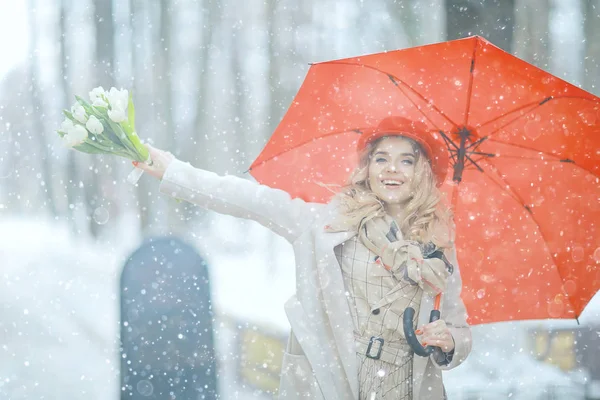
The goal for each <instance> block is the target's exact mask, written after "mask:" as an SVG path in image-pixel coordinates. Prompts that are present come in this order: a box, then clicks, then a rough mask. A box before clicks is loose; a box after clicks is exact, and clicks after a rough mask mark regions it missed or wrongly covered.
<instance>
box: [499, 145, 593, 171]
mask: <svg viewBox="0 0 600 400" xmlns="http://www.w3.org/2000/svg"><path fill="white" fill-rule="evenodd" d="M488 141H490V142H492V143H498V144H503V145H506V146H512V147H516V148H518V149H522V150H529V151H532V152H534V153H538V154H543V155H545V156H548V157H551V158H553V160H548V161H558V162H564V163H570V164H573V165H575V166H576V167H577V168H580V169H581V170H583V171H585V172H587V173H588V174H590V175H592V176H594V177H596V178H599V179H600V176H599V175H596V174H595V173H594V172H593V171H590V170H589V169H587V168H584V167H582V166H581V165H579V164H577V163H576V162H575V161H574V160H571V159H569V158H562V159H561V158H560V157H558V156H557V155H556V154H551V153H548V152H545V151H540V150H537V149H532V148H531V147H527V146H523V145H520V144H516V143H507V142H503V141H501V140H496V139H488ZM503 157H505V156H503ZM512 157H515V158H521V159H524V160H526V159H530V158H528V157H518V156H512Z"/></svg>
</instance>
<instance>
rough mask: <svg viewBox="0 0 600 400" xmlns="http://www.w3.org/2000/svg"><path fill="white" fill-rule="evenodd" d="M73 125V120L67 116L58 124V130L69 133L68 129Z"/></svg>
mask: <svg viewBox="0 0 600 400" xmlns="http://www.w3.org/2000/svg"><path fill="white" fill-rule="evenodd" d="M74 126H75V125H74V124H73V121H71V120H70V119H69V118H65V120H64V121H63V122H62V124H60V131H61V132H64V133H69V131H70V130H71V129H73V127H74Z"/></svg>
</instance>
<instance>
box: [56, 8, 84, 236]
mask: <svg viewBox="0 0 600 400" xmlns="http://www.w3.org/2000/svg"><path fill="white" fill-rule="evenodd" d="M67 7H68V5H67V4H66V0H61V1H60V22H59V23H60V45H59V51H60V76H61V78H62V82H61V85H62V108H67V109H68V108H69V106H70V104H69V103H70V102H69V99H70V98H72V93H71V90H70V86H69V69H68V62H69V61H68V60H69V57H68V56H67V51H68V50H67V43H66V42H67ZM66 156H67V169H66V172H65V176H66V183H65V190H66V196H67V209H66V214H67V215H71V218H69V223H70V226H71V230H72V231H73V232H77V231H78V226H77V218H75V217H74V216H73V215H72V209H71V205H73V206H75V205H76V204H78V203H80V202H81V203H83V204H86V203H87V202H85V201H83V200H82V198H81V196H85V191H83V190H81V189H80V188H79V185H78V182H79V181H80V180H82V178H81V177H79V174H78V172H77V163H76V160H75V152H74V151H68V152H67V154H66Z"/></svg>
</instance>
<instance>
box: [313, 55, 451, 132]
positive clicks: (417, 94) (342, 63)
mask: <svg viewBox="0 0 600 400" xmlns="http://www.w3.org/2000/svg"><path fill="white" fill-rule="evenodd" d="M321 64H339V65H351V66H354V67H361V68H369V69H372V70H373V71H377V72H380V73H382V74H384V75H386V76H387V77H388V78H390V81H392V83H393V84H394V86H396V87H397V88H398V89H399V90H400V91H401V92H402V94H403V95H404V96H406V98H407V99H408V100H409V101H410V102H411V103H412V105H413V106H415V108H416V109H417V110H418V111H419V112H420V113H421V114H423V116H424V117H425V118H426V119H427V120H428V121H429V122H430V123H431V125H433V126H435V127H436V128H437V129H439V128H438V127H437V126H436V125H435V124H434V123H433V122H432V121H431V119H429V117H428V116H427V114H426V113H425V112H424V111H423V110H422V109H421V107H419V106H417V105H416V104H415V102H414V101H413V100H412V99H411V98H410V97H408V96H407V95H406V93H405V92H404V91H403V90H402V88H400V86H399V85H398V83H401V84H402V85H404V86H406V87H407V88H408V89H409V90H410V91H411V92H412V93H413V94H414V95H415V96H417V97H418V98H420V99H421V100H423V101H424V102H425V104H427V106H428V107H431V108H432V109H433V110H435V111H436V112H437V113H438V114H439V115H441V116H442V117H443V118H444V119H446V121H448V122H449V123H451V124H452V125H453V126H454V127H456V126H457V125H456V123H455V122H454V121H452V120H451V119H450V117H448V116H447V115H446V114H445V113H444V112H443V111H442V110H440V109H439V108H437V107H436V106H435V105H434V104H432V103H431V102H430V101H429V100H427V99H426V98H425V97H423V95H422V94H421V93H419V92H418V91H417V90H415V89H414V88H413V87H412V86H411V85H409V84H408V83H406V82H404V81H403V80H402V79H400V78H398V77H397V76H395V75H393V74H390V73H388V72H385V71H382V70H380V69H378V68H375V67H372V66H370V65H364V64H360V63H351V62H342V61H329V62H324V63H321Z"/></svg>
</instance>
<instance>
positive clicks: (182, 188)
mask: <svg viewBox="0 0 600 400" xmlns="http://www.w3.org/2000/svg"><path fill="white" fill-rule="evenodd" d="M160 191H161V192H162V193H164V194H167V195H169V196H171V197H174V198H177V199H181V200H185V201H188V202H190V203H193V204H196V205H199V206H201V207H204V208H207V209H210V210H213V211H216V212H218V213H221V214H227V215H231V216H234V217H239V218H246V219H251V220H254V221H256V222H258V223H260V224H261V225H263V226H265V227H267V228H269V229H271V230H272V231H273V232H275V233H277V234H279V235H281V236H283V237H284V238H285V239H287V240H288V241H289V242H290V243H291V242H293V241H294V240H296V238H297V237H298V236H300V234H301V233H302V232H304V230H306V229H308V227H309V226H310V224H311V222H312V221H313V219H314V217H315V216H316V209H317V205H316V204H315V203H306V202H305V201H304V200H302V199H292V198H291V197H290V195H289V194H288V193H287V192H285V191H283V190H279V189H273V188H270V187H268V186H264V185H260V184H258V183H256V182H253V181H250V180H247V179H243V178H238V177H235V176H219V175H217V174H215V173H213V172H209V171H206V170H202V169H198V168H194V167H192V166H191V165H190V164H189V163H184V162H182V161H180V160H173V162H172V163H171V164H170V165H169V167H168V168H167V170H166V171H165V174H164V176H163V179H162V182H161V184H160Z"/></svg>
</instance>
